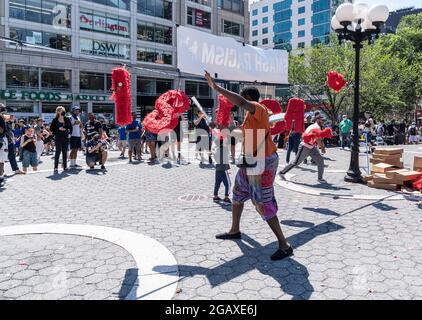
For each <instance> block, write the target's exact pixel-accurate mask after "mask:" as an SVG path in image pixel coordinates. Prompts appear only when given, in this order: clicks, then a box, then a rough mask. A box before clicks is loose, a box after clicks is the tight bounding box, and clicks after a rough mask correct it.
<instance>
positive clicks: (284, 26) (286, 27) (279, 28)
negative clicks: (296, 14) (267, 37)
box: [274, 21, 292, 33]
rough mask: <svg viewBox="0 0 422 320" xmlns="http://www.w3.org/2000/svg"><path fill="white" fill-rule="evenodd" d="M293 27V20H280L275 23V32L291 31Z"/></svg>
mask: <svg viewBox="0 0 422 320" xmlns="http://www.w3.org/2000/svg"><path fill="white" fill-rule="evenodd" d="M291 28H292V22H291V21H284V22H279V23H276V24H275V25H274V32H275V33H282V32H286V31H290V29H291Z"/></svg>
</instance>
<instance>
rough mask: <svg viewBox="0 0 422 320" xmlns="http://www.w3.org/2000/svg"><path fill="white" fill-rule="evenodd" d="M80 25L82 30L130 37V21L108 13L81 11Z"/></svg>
mask: <svg viewBox="0 0 422 320" xmlns="http://www.w3.org/2000/svg"><path fill="white" fill-rule="evenodd" d="M79 25H80V28H81V30H89V31H95V32H103V33H110V34H115V35H120V36H123V37H129V21H128V20H126V19H122V18H121V17H118V16H114V15H110V14H107V13H100V12H97V11H92V10H85V9H81V13H80V15H79Z"/></svg>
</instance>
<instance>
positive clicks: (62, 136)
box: [50, 106, 72, 173]
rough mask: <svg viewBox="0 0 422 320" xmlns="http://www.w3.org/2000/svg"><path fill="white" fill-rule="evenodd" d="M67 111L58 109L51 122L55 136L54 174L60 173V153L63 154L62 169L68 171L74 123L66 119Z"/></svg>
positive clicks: (51, 129)
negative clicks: (70, 140) (70, 139)
mask: <svg viewBox="0 0 422 320" xmlns="http://www.w3.org/2000/svg"><path fill="white" fill-rule="evenodd" d="M65 115H66V110H65V108H64V107H62V106H58V107H57V109H56V116H55V117H54V119H53V121H52V122H51V126H50V131H51V132H52V133H53V134H54V144H55V145H56V154H55V156H54V172H55V173H57V172H58V170H59V169H58V167H59V158H60V153H61V154H62V161H63V162H62V167H63V170H65V171H66V170H67V150H68V148H69V135H70V134H71V133H72V123H71V122H70V120H69V118H67V117H65Z"/></svg>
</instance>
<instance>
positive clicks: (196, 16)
mask: <svg viewBox="0 0 422 320" xmlns="http://www.w3.org/2000/svg"><path fill="white" fill-rule="evenodd" d="M187 22H188V24H189V25H191V26H195V27H200V28H205V29H211V13H210V12H206V11H202V10H199V9H194V8H188V12H187Z"/></svg>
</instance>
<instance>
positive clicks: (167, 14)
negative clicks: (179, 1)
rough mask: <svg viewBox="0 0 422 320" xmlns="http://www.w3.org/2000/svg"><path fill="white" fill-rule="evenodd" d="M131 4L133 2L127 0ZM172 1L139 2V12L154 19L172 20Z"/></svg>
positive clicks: (147, 0)
mask: <svg viewBox="0 0 422 320" xmlns="http://www.w3.org/2000/svg"><path fill="white" fill-rule="evenodd" d="M125 1H127V2H128V3H130V2H131V1H132V0H125ZM172 11H173V3H172V0H138V12H139V13H142V14H146V15H149V16H153V17H158V18H163V19H167V20H171V19H172V17H173V12H172Z"/></svg>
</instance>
